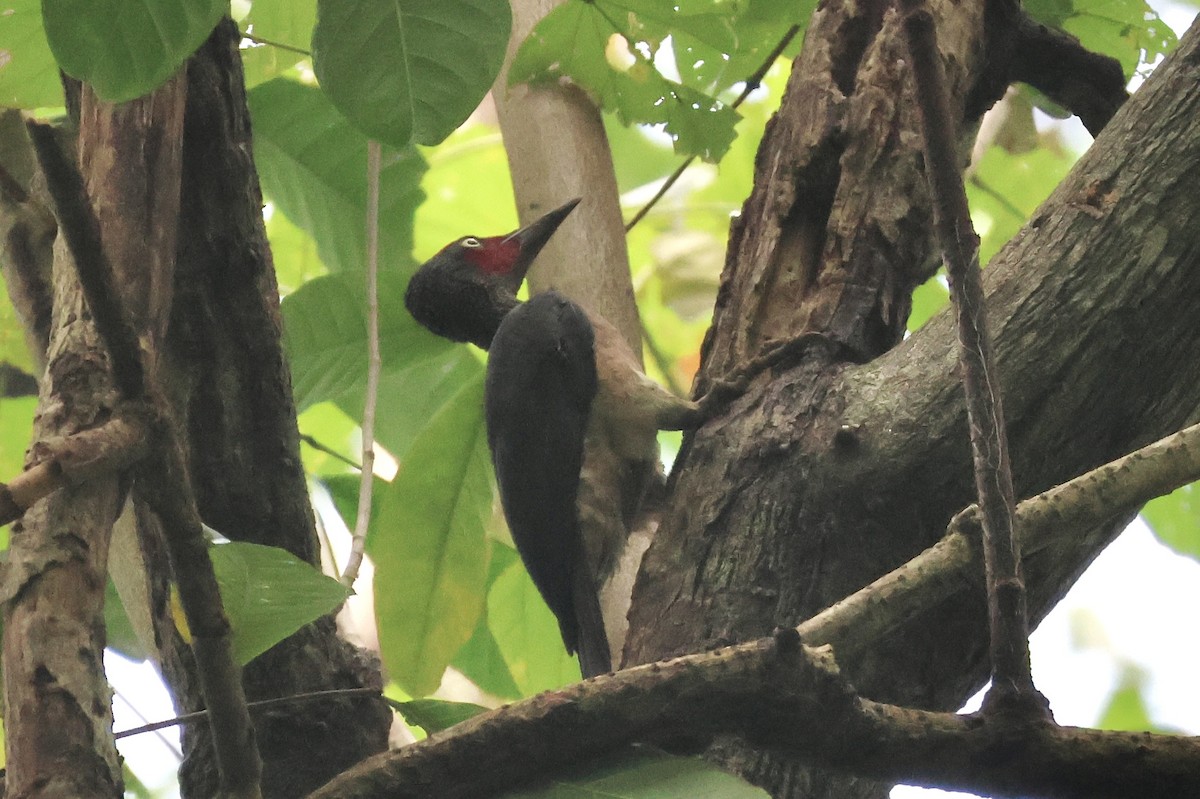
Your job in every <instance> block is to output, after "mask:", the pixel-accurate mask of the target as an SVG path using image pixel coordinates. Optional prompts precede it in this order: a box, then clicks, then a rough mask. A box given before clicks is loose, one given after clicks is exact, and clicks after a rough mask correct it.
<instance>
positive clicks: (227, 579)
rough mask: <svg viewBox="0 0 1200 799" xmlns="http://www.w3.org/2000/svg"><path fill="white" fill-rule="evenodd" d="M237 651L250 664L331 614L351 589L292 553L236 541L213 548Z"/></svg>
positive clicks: (213, 558) (238, 659)
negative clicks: (313, 622) (311, 623)
mask: <svg viewBox="0 0 1200 799" xmlns="http://www.w3.org/2000/svg"><path fill="white" fill-rule="evenodd" d="M209 554H210V555H211V557H212V561H213V569H214V570H215V571H216V574H217V584H218V585H219V586H220V588H221V601H222V603H223V604H224V606H225V615H226V616H228V617H229V623H230V624H231V625H232V627H233V654H234V658H235V659H236V660H237V662H238V663H247V662H249V661H250V660H251V659H253V658H254V657H255V656H257V655H259V654H261V653H263V652H265V651H267V650H268V649H270V648H271V647H272V646H274V645H275V644H277V643H279V642H280V641H282V640H283V639H284V638H287V637H288V636H289V635H291V634H292V633H294V632H295V631H296V630H299V629H300V628H301V627H303V626H304V625H305V624H308V623H309V622H311V621H314V620H316V619H318V618H320V617H321V616H324V615H325V614H326V613H330V612H331V611H333V610H334V609H335V608H337V607H338V605H340V604H341V603H342V602H344V601H345V599H346V597H347V596H349V594H350V590H349V589H348V588H346V587H345V586H343V585H342V584H341V583H339V582H338V581H337V580H335V579H333V578H332V577H327V576H326V575H324V574H321V572H319V571H317V570H316V569H314V568H313V567H312V566H310V565H309V564H307V563H305V562H304V561H302V560H300V559H299V558H297V557H296V556H294V555H292V554H291V553H290V552H288V551H286V550H283V549H279V548H278V547H267V546H263V545H261V544H250V543H246V542H244V541H234V542H231V543H228V544H217V545H216V546H213V547H210V548H209Z"/></svg>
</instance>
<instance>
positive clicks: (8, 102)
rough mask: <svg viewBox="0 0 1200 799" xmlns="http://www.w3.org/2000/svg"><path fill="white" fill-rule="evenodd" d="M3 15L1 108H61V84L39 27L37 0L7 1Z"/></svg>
mask: <svg viewBox="0 0 1200 799" xmlns="http://www.w3.org/2000/svg"><path fill="white" fill-rule="evenodd" d="M2 14H3V16H0V19H3V24H0V106H9V107H11V108H27V109H28V108H43V107H55V106H60V105H62V104H63V91H62V83H61V82H60V81H59V79H58V64H57V63H55V61H54V56H53V55H52V54H51V52H50V44H49V42H47V41H46V31H45V30H44V29H43V28H42V4H41V2H40V0H8V2H7V3H5V4H4V9H3V12H2Z"/></svg>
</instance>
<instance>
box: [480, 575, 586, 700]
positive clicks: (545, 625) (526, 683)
mask: <svg viewBox="0 0 1200 799" xmlns="http://www.w3.org/2000/svg"><path fill="white" fill-rule="evenodd" d="M487 618H488V627H489V628H490V629H491V631H492V635H493V636H494V637H495V639H496V644H497V646H499V647H500V652H501V654H503V655H504V660H505V662H507V663H508V669H509V672H510V673H511V674H512V678H513V680H514V681H515V682H516V684H517V687H518V688H520V689H521V694H522V695H523V696H532V695H533V694H536V693H540V692H541V691H548V690H551V689H553V688H561V687H562V686H564V685H569V684H570V683H573V682H578V681H579V676H580V675H579V664H578V663H577V662H576V660H575V658H574V657H572V656H571V655H568V654H567V650H566V648H565V647H564V646H563V641H562V635H561V634H560V633H559V631H558V621H557V620H556V619H555V618H554V614H553V613H551V612H550V608H548V607H546V603H545V602H544V601H543V600H542V597H541V594H539V593H538V590H537V588H536V587H535V586H534V584H533V580H531V579H529V574H528V572H526V571H525V567H524V566H523V565H522V564H520V563H514V564H512V566H510V567H509V568H507V569H505V570H504V572H503V573H502V574H501V575H500V576H499V577H498V578H496V582H495V584H494V585H492V588H491V590H490V591H489V592H488V604H487Z"/></svg>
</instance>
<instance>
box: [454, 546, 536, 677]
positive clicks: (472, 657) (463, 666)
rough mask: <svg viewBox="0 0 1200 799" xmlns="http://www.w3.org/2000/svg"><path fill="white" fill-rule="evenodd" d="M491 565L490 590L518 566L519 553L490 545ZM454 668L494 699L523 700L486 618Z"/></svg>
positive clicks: (457, 657) (457, 658)
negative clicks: (510, 569)
mask: <svg viewBox="0 0 1200 799" xmlns="http://www.w3.org/2000/svg"><path fill="white" fill-rule="evenodd" d="M491 545H492V546H491V561H490V562H489V564H488V582H487V584H488V590H489V592H490V590H491V586H492V585H494V584H495V582H496V579H497V578H499V576H500V575H501V574H503V573H504V572H505V571H506V570H507V569H508V568H509V567H510V566H512V565H513V564H514V563H516V562H517V551H516V550H515V549H513V548H512V545H510V544H502V543H500V542H498V541H494V540H493V541H491ZM452 665H453V666H454V668H456V669H458V670H459V671H460V672H462V673H463V675H464V676H465V677H466V678H467V679H468V680H470V681H471V682H473V683H475V684H476V685H477V686H479V688H480V689H481V690H483V691H486V692H487V693H489V694H491V695H492V696H498V697H501V698H502V699H520V698H521V689H520V688H519V687H517V684H516V683H515V682H514V681H513V678H512V674H510V673H509V670H508V664H507V663H506V662H505V661H504V655H503V653H501V652H500V647H499V646H498V645H497V644H496V638H495V637H494V636H493V635H492V631H491V628H489V627H488V621H487V616H486V614H485V615H484V616H483V617H481V618H480V619H479V624H477V625H476V626H475V632H474V634H473V635H472V636H471V639H470V640H469V641H467V643H466V644H464V645H463V648H462V649H460V650H458V654H457V655H455V656H454V660H453V661H452Z"/></svg>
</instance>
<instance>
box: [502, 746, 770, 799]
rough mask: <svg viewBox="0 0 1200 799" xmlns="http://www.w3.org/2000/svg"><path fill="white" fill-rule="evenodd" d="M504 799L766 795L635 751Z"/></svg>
mask: <svg viewBox="0 0 1200 799" xmlns="http://www.w3.org/2000/svg"><path fill="white" fill-rule="evenodd" d="M503 796H504V797H505V799H597V797H606V799H765V797H766V796H767V793H766V791H764V790H762V789H761V788H756V787H754V786H753V785H751V784H750V783H748V782H746V781H745V780H743V779H741V778H740V777H735V776H734V775H732V774H729V773H727V772H724V771H721V770H720V769H719V768H717V767H716V766H714V765H713V764H711V763H709V762H707V761H705V760H701V759H700V758H698V757H672V756H671V755H666V754H662V753H659V752H655V751H652V750H648V749H644V748H639V749H637V750H635V751H633V752H630V753H624V754H620V755H615V756H613V757H609V758H606V759H605V760H603V761H601V762H600V763H599V764H591V765H589V766H588V767H586V768H579V769H575V770H573V771H572V772H569V773H567V774H563V775H560V776H558V777H556V778H554V779H552V780H546V781H544V782H543V784H542V785H539V786H536V787H533V788H529V789H527V790H523V791H510V792H509V793H506V794H504V795H503Z"/></svg>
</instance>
